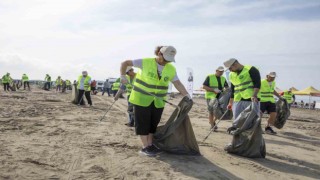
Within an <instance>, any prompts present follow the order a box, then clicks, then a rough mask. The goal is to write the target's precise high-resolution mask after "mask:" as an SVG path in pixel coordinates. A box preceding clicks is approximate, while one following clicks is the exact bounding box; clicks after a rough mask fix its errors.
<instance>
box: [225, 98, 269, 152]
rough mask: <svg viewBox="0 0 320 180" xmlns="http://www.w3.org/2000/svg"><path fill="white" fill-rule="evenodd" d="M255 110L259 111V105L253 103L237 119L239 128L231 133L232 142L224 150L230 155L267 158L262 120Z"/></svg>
mask: <svg viewBox="0 0 320 180" xmlns="http://www.w3.org/2000/svg"><path fill="white" fill-rule="evenodd" d="M255 108H256V109H257V105H254V104H253V103H252V104H251V105H250V106H249V107H247V108H246V109H245V110H244V111H243V112H242V113H241V114H240V115H239V116H238V117H237V120H238V124H237V127H234V129H233V131H231V134H232V135H233V138H232V142H231V143H230V144H228V145H226V146H225V148H224V150H225V151H227V152H228V153H232V154H237V155H239V156H244V157H249V158H265V156H266V145H265V141H264V139H263V136H262V133H263V132H262V129H261V118H260V117H259V115H258V114H259V111H257V110H256V109H255Z"/></svg>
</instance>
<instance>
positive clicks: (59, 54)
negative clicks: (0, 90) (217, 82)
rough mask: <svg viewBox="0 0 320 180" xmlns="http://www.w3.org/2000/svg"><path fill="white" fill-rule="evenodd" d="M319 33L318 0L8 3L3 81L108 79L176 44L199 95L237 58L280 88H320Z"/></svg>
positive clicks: (1, 24) (0, 35)
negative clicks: (7, 77)
mask: <svg viewBox="0 0 320 180" xmlns="http://www.w3.org/2000/svg"><path fill="white" fill-rule="evenodd" d="M319 32H320V1H318V0H264V1H262V0H261V1H250V0H241V1H240V0H237V1H236V0H188V1H186V0H157V1H154V0H149V1H147V0H135V1H132V0H50V1H49V0H28V1H21V0H0V75H1V76H2V75H3V74H5V73H6V72H10V73H11V74H12V77H13V78H21V75H22V74H23V73H27V74H28V75H29V77H30V79H44V76H45V74H46V73H48V74H50V75H51V76H52V77H53V79H55V78H56V77H57V76H58V75H61V76H62V78H68V79H71V80H74V79H76V78H77V77H78V75H80V73H81V71H82V70H84V69H86V70H88V72H89V74H90V75H91V76H92V77H93V79H97V80H103V79H105V78H107V77H118V76H119V67H120V63H121V62H122V61H124V60H126V59H137V58H142V57H152V56H153V50H154V48H155V46H156V45H173V46H175V47H176V49H177V51H178V53H177V56H176V61H177V62H176V63H175V66H176V68H177V71H178V75H179V77H180V79H181V81H182V82H186V79H187V78H186V76H187V70H186V69H187V68H189V67H190V68H192V69H193V71H194V81H195V85H194V86H195V88H196V89H197V88H199V87H200V86H201V84H202V83H203V81H204V79H205V77H206V76H207V75H208V74H210V73H213V72H214V70H215V69H216V67H218V66H220V65H222V63H223V62H224V61H225V60H227V59H229V58H231V57H234V58H237V59H238V60H239V61H240V62H241V63H242V64H250V65H254V66H256V67H258V68H259V69H260V72H261V75H262V76H263V77H264V76H265V75H266V73H267V72H268V71H276V72H277V73H278V78H277V85H278V87H280V88H281V89H286V88H289V87H291V86H295V87H297V88H298V89H302V88H305V87H307V86H310V85H312V86H314V87H315V88H318V89H320V45H319V43H320V34H319Z"/></svg>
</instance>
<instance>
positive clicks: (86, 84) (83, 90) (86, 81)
mask: <svg viewBox="0 0 320 180" xmlns="http://www.w3.org/2000/svg"><path fill="white" fill-rule="evenodd" d="M90 84H91V77H90V76H88V72H87V71H82V75H80V76H79V78H78V86H77V89H78V90H79V93H78V105H84V102H83V94H84V95H85V96H86V99H87V101H88V104H89V105H90V106H92V101H91V97H90V91H91V86H90Z"/></svg>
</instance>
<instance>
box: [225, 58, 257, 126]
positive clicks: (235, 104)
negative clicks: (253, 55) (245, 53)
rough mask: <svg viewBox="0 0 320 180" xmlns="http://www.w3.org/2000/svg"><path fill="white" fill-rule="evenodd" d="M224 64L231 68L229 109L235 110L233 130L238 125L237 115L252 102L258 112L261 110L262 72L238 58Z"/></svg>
mask: <svg viewBox="0 0 320 180" xmlns="http://www.w3.org/2000/svg"><path fill="white" fill-rule="evenodd" d="M224 66H225V67H226V68H228V69H229V70H230V74H229V79H230V82H231V98H230V101H229V104H228V109H230V110H231V109H232V112H233V118H234V120H233V125H232V127H231V128H229V129H228V131H229V132H230V131H233V130H234V129H235V127H236V126H237V124H238V122H236V120H237V117H238V116H239V115H240V113H241V112H242V111H243V110H244V109H246V108H247V107H248V106H249V105H250V104H251V103H252V102H254V103H255V108H257V109H256V112H260V108H259V106H260V105H259V101H260V99H259V98H258V93H259V90H260V86H261V77H260V72H259V70H258V69H257V68H255V67H254V66H250V65H242V64H240V63H239V62H238V60H237V59H235V58H231V59H229V60H227V61H225V62H224Z"/></svg>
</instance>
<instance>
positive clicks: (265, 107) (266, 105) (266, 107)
mask: <svg viewBox="0 0 320 180" xmlns="http://www.w3.org/2000/svg"><path fill="white" fill-rule="evenodd" d="M260 110H261V111H262V113H264V112H265V111H267V112H268V114H270V113H272V112H276V104H275V103H272V102H260Z"/></svg>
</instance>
